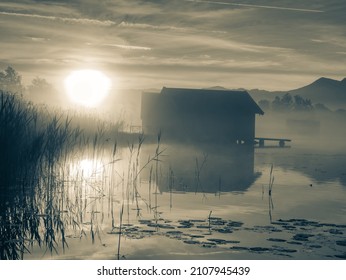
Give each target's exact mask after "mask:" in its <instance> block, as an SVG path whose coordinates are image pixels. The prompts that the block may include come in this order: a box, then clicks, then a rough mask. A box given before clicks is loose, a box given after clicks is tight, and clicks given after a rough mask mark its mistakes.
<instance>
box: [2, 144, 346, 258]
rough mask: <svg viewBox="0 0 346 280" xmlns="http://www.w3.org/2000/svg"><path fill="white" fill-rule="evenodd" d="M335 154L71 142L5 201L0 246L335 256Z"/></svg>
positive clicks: (72, 251)
mask: <svg viewBox="0 0 346 280" xmlns="http://www.w3.org/2000/svg"><path fill="white" fill-rule="evenodd" d="M345 163H346V154H345V153H342V152H335V151H333V152H331V151H325V152H321V150H311V149H310V150H309V149H307V148H303V147H294V146H292V147H287V148H276V147H271V148H258V149H257V148H255V149H254V148H252V147H246V146H236V147H233V148H230V147H215V146H212V147H210V146H206V145H196V144H195V145H188V144H175V145H172V144H165V145H164V144H160V145H156V144H150V145H149V144H145V143H144V144H138V143H137V144H136V143H135V144H134V145H133V146H131V145H130V146H129V147H124V148H119V149H118V150H117V151H116V153H113V151H112V149H108V148H103V150H102V152H99V151H98V153H95V152H85V153H80V154H76V153H75V154H72V155H71V156H70V157H69V158H67V159H65V161H64V164H62V165H61V166H60V168H59V169H57V170H59V172H57V171H56V172H55V173H54V176H53V177H54V178H55V179H52V178H53V177H50V178H51V179H50V181H45V180H43V184H42V182H41V186H43V187H41V188H39V189H38V190H36V191H35V193H30V194H28V195H26V196H24V198H23V197H22V198H21V200H23V201H25V203H23V202H22V203H23V204H19V200H12V202H7V208H6V209H7V210H6V211H11V213H12V214H11V218H10V219H9V220H8V222H7V223H6V224H4V223H3V229H2V230H3V231H6V230H7V231H8V230H11V229H12V230H13V229H14V228H16V229H17V231H18V234H17V235H16V237H15V238H13V237H12V238H11V239H10V240H4V241H2V246H3V247H6V246H7V247H8V250H17V251H18V252H19V253H18V258H24V259H344V258H346V255H345V252H346V215H345V214H346V203H345V201H346V169H345V166H346V164H345ZM9 204H11V205H9ZM22 205H25V207H24V206H22ZM15 218H16V219H17V220H16V219H15Z"/></svg>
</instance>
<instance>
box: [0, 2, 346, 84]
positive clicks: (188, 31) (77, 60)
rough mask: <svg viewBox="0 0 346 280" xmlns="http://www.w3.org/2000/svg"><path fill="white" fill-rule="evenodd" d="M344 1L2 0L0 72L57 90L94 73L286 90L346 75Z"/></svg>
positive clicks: (130, 79)
mask: <svg viewBox="0 0 346 280" xmlns="http://www.w3.org/2000/svg"><path fill="white" fill-rule="evenodd" d="M345 14H346V2H345V1H343V0H330V1H326V0H314V1H311V0H300V1H289V0H275V1H274V0H258V1H255V0H238V1H229V0H220V1H213V0H211V1H197V0H162V1H154V0H152V1H141V0H133V1H132V0H69V1H67V0H66V1H63V0H60V1H53V0H49V1H48V0H46V1H39V0H36V1H34V0H21V1H3V0H1V1H0V26H1V28H0V38H1V41H0V69H4V68H5V67H7V65H11V66H13V67H14V68H15V69H16V70H17V71H18V72H19V73H20V74H21V75H22V77H23V82H24V84H29V83H30V82H31V80H32V79H33V78H35V77H37V76H38V77H41V78H45V79H46V80H47V81H48V82H50V83H52V84H53V85H54V86H56V87H60V86H62V84H63V80H64V79H65V77H66V76H67V75H68V74H69V73H70V72H71V71H73V70H77V69H97V70H100V71H103V72H104V73H105V74H106V75H108V76H109V77H110V78H111V79H112V81H113V84H114V85H116V87H117V88H119V89H141V90H142V89H149V88H161V87H163V86H166V87H188V88H201V87H213V86H223V87H226V88H230V89H236V88H246V89H253V88H259V89H266V90H288V89H294V88H298V87H301V86H304V85H307V84H309V83H311V82H313V81H314V80H316V79H318V78H319V77H322V76H324V77H329V78H334V79H339V80H340V79H342V78H344V77H345V76H346V67H345V65H346V28H345V27H346V17H345Z"/></svg>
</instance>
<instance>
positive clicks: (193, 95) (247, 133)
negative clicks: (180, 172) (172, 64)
mask: <svg viewBox="0 0 346 280" xmlns="http://www.w3.org/2000/svg"><path fill="white" fill-rule="evenodd" d="M256 114H259V115H263V114H264V112H263V111H262V110H261V108H260V107H259V106H258V105H257V104H256V102H255V101H254V100H253V99H252V98H251V96H250V95H249V93H248V92H246V91H231V90H213V89H186V88H166V87H164V88H162V90H161V92H160V93H153V92H143V93H142V100H141V119H142V128H143V131H144V133H145V134H157V133H158V132H159V131H161V133H162V135H163V137H164V138H165V139H166V140H172V141H190V142H213V143H236V144H246V143H249V144H253V143H254V137H255V116H256Z"/></svg>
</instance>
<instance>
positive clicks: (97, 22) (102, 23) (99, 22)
mask: <svg viewBox="0 0 346 280" xmlns="http://www.w3.org/2000/svg"><path fill="white" fill-rule="evenodd" d="M0 15H3V16H12V17H24V18H32V19H44V20H51V21H59V22H63V23H70V24H76V23H77V24H86V25H98V26H111V25H114V24H116V23H115V22H114V21H111V20H97V19H89V18H69V17H58V16H46V15H39V14H25V13H13V12H0Z"/></svg>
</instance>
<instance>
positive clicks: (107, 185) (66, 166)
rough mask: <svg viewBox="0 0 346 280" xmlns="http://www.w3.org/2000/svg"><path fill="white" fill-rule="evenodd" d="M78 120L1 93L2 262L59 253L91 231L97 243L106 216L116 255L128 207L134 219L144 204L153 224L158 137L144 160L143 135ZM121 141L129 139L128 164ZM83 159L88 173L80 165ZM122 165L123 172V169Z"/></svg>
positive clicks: (0, 228)
mask: <svg viewBox="0 0 346 280" xmlns="http://www.w3.org/2000/svg"><path fill="white" fill-rule="evenodd" d="M78 123H80V120H78V121H76V120H75V119H74V117H73V116H72V117H70V116H69V115H67V114H65V112H59V111H53V112H52V111H50V110H46V108H44V109H43V108H40V107H35V106H33V105H32V104H30V103H26V102H25V101H23V100H22V99H21V98H20V97H18V96H16V95H13V94H10V93H5V92H0V175H1V176H0V191H1V194H0V240H1V241H0V258H1V259H23V258H24V256H25V254H30V252H31V248H32V247H33V246H39V247H42V249H43V250H44V251H45V252H47V253H50V254H53V253H56V254H58V253H59V252H60V249H61V248H62V251H64V250H65V248H67V247H68V242H67V240H68V237H71V236H73V237H77V238H83V237H84V236H88V235H90V237H91V241H92V242H95V240H96V239H97V238H98V239H99V240H100V242H102V240H101V232H102V226H103V225H104V215H105V213H108V215H109V217H110V221H111V228H112V230H113V229H115V228H120V234H119V239H118V252H117V257H118V258H119V257H120V245H121V237H120V235H121V234H122V225H123V220H124V215H125V213H126V211H127V213H126V214H127V218H128V221H130V211H131V210H132V209H130V205H131V204H133V205H135V209H136V213H137V215H136V216H137V217H139V216H140V215H141V212H140V210H141V205H142V204H145V205H147V207H148V209H150V211H151V212H153V214H154V219H155V220H156V222H157V221H158V218H159V212H158V207H159V206H158V198H157V195H158V193H159V184H160V164H159V163H160V161H161V156H162V153H163V151H164V150H162V149H161V146H160V139H161V134H159V135H158V138H157V147H156V149H155V152H154V155H153V156H149V157H148V160H147V162H144V164H141V162H140V157H141V150H142V146H143V143H144V135H142V134H139V135H138V134H136V135H135V137H137V142H134V139H135V138H134V136H133V135H126V134H123V135H122V136H120V134H119V127H118V126H117V125H115V126H114V127H111V126H109V124H108V123H104V122H100V123H99V125H98V126H97V128H96V129H93V130H90V129H87V131H85V127H83V129H82V128H81V127H80V126H79V125H77V124H78ZM95 123H97V120H93V124H95ZM92 132H93V134H92ZM128 136H131V137H128ZM119 139H120V140H119ZM113 140H114V141H113ZM119 141H120V142H121V143H122V144H123V143H125V142H126V141H127V142H128V143H129V144H128V151H127V154H128V155H127V157H126V159H127V161H125V162H124V161H122V158H121V156H120V152H119V148H118V146H119ZM121 150H124V149H121ZM85 160H86V161H87V162H86V163H87V165H88V166H87V168H90V170H89V171H88V170H87V171H86V170H83V166H80V165H81V162H83V161H84V163H85ZM121 162H123V165H126V166H127V170H126V167H125V169H124V170H121V168H120V167H119V165H121ZM147 168H150V182H149V201H147V200H146V199H144V198H143V197H142V194H141V193H140V188H141V186H140V174H141V173H142V171H143V170H144V169H147ZM154 188H155V193H154V195H155V199H154V202H153V201H152V198H151V192H152V191H153V189H154ZM121 193H122V195H121ZM171 203H172V202H171ZM153 204H154V205H153ZM107 208H108V209H107ZM116 212H118V213H120V214H119V216H118V215H116ZM118 217H119V220H118ZM117 220H118V221H117Z"/></svg>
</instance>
